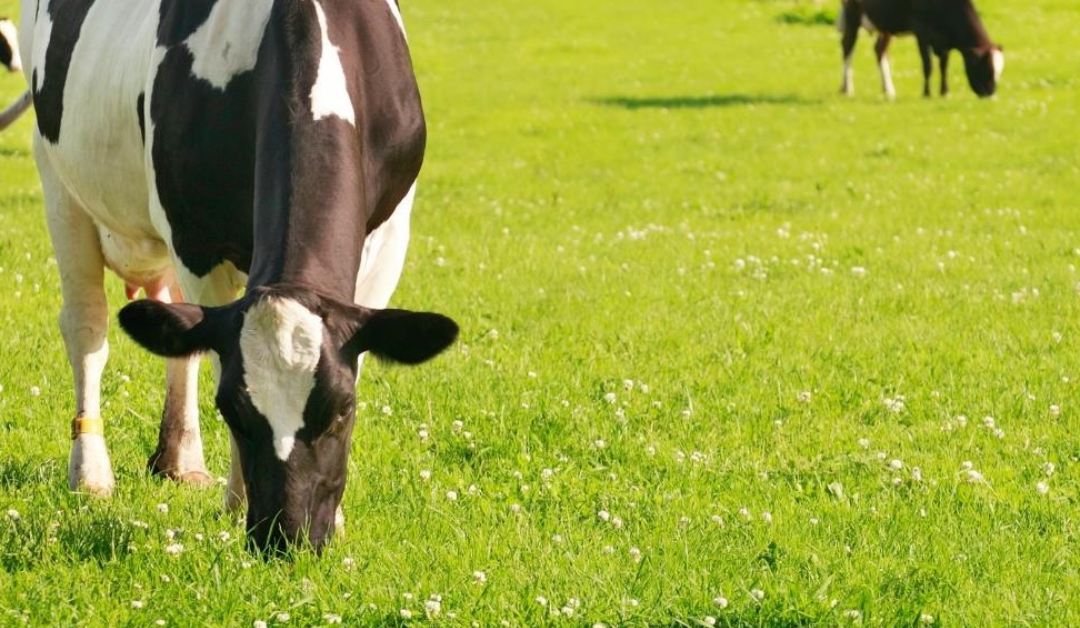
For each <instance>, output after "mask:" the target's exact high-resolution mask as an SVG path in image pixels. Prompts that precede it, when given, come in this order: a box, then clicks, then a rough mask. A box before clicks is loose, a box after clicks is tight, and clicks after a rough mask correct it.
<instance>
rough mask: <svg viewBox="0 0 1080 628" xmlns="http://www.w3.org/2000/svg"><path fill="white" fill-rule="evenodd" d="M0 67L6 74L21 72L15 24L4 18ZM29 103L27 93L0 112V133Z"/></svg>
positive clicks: (0, 29) (0, 19) (0, 30)
mask: <svg viewBox="0 0 1080 628" xmlns="http://www.w3.org/2000/svg"><path fill="white" fill-rule="evenodd" d="M0 66H3V67H4V69H6V70H7V71H8V72H21V71H22V57H21V55H20V51H19V37H18V29H16V28H15V23H14V22H12V21H11V20H9V19H8V18H6V17H0ZM30 102H31V100H30V92H27V93H25V94H23V95H22V97H20V98H19V99H18V100H17V101H15V102H14V103H13V104H12V105H11V106H10V107H8V108H7V109H5V110H3V111H0V131H3V130H4V129H6V128H7V127H8V126H10V125H11V123H13V122H15V120H17V119H18V118H19V116H21V115H22V114H23V113H24V112H25V111H26V110H27V109H29V108H30Z"/></svg>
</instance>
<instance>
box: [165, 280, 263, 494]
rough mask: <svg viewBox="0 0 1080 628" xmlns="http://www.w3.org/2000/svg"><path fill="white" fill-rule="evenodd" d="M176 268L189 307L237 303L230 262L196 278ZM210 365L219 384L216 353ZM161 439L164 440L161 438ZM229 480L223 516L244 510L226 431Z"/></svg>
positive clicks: (194, 410) (235, 453)
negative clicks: (190, 303) (192, 305)
mask: <svg viewBox="0 0 1080 628" xmlns="http://www.w3.org/2000/svg"><path fill="white" fill-rule="evenodd" d="M176 267H177V268H178V269H179V271H178V273H177V275H178V276H179V278H180V283H181V285H182V286H183V290H184V295H185V296H186V297H187V300H188V301H190V302H192V303H199V304H200V305H204V306H210V307H216V306H222V305H227V304H229V303H232V302H233V301H234V300H235V299H236V295H237V293H238V292H239V291H240V288H242V287H243V285H244V279H245V278H244V274H243V273H241V272H240V271H238V270H237V269H236V267H235V266H233V265H232V264H231V263H229V262H225V263H223V264H221V265H220V266H217V267H216V268H214V269H213V270H212V271H210V273H209V274H208V275H206V276H205V277H196V276H195V275H193V274H191V273H190V272H188V271H187V270H186V269H184V267H183V264H181V263H180V262H179V261H177V262H176ZM210 359H211V364H212V365H213V372H214V381H215V382H218V381H220V380H221V362H220V360H219V359H218V356H217V354H216V353H211V354H210ZM190 361H191V362H193V363H194V367H193V368H194V373H193V374H192V375H191V377H192V379H191V380H190V381H191V388H190V390H191V396H190V398H187V399H188V401H189V402H190V404H191V405H190V408H191V410H190V416H192V417H194V418H193V421H192V423H193V425H194V427H195V433H196V435H197V434H198V407H197V401H198V399H197V397H196V395H195V382H197V381H198V357H193V358H191V359H190ZM164 431H165V425H164V419H163V421H162V433H163V434H164ZM163 437H164V436H163ZM229 442H230V450H229V479H228V483H227V485H226V487H225V496H224V507H225V510H226V512H236V511H238V510H241V509H242V508H243V507H244V504H245V502H246V501H247V490H246V489H245V488H244V474H243V471H242V470H241V467H240V453H239V450H238V449H237V446H236V441H235V440H234V439H233V435H232V431H231V430H230V431H229ZM198 448H199V449H198V451H199V458H200V459H201V458H202V441H201V440H199V441H198Z"/></svg>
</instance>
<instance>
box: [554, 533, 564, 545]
mask: <svg viewBox="0 0 1080 628" xmlns="http://www.w3.org/2000/svg"><path fill="white" fill-rule="evenodd" d="M551 542H552V543H562V542H563V538H562V535H561V534H553V535H551Z"/></svg>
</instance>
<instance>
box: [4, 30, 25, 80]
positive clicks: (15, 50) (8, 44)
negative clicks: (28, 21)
mask: <svg viewBox="0 0 1080 628" xmlns="http://www.w3.org/2000/svg"><path fill="white" fill-rule="evenodd" d="M17 33H18V30H17V29H16V28H15V23H14V22H12V21H11V20H9V19H7V18H6V17H0V65H2V66H4V67H5V68H7V71H8V72H20V71H22V59H21V58H20V57H19V38H18V37H17V36H16V34H17Z"/></svg>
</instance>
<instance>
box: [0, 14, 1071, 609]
mask: <svg viewBox="0 0 1080 628" xmlns="http://www.w3.org/2000/svg"><path fill="white" fill-rule="evenodd" d="M977 4H978V7H979V9H980V11H981V13H982V16H983V18H984V21H985V23H986V26H987V28H988V30H989V32H990V34H991V35H992V37H993V38H994V39H995V41H998V42H1000V43H1002V44H1004V46H1005V50H1006V55H1007V60H1008V64H1007V67H1006V69H1005V75H1004V80H1003V83H1002V86H1001V89H1000V91H999V94H998V97H997V98H996V99H994V100H979V99H977V98H976V97H975V96H974V95H973V94H972V93H971V92H970V90H969V89H968V88H967V84H966V80H965V78H964V74H963V64H962V63H961V62H960V59H959V57H958V56H954V58H953V63H952V71H953V73H952V87H953V94H952V95H951V96H950V97H949V98H947V99H941V98H938V97H935V98H933V99H929V100H927V99H923V98H922V96H921V93H922V79H921V71H920V66H919V60H918V55H917V53H916V47H915V43H914V41H913V40H912V39H910V38H905V39H899V40H896V41H895V42H894V45H893V61H892V65H893V70H894V78H895V81H896V87H897V91H898V98H897V100H896V101H895V102H892V103H889V102H886V101H885V99H884V98H883V97H882V95H881V89H880V82H879V78H878V75H877V67H876V64H875V63H874V61H873V52H872V40H871V39H870V38H869V37H867V36H866V35H865V34H863V35H862V36H861V40H860V42H859V47H858V49H857V51H856V66H855V72H856V73H855V81H856V89H857V93H856V95H855V97H854V98H851V99H848V98H844V97H842V96H841V95H840V94H839V87H840V75H841V72H840V67H841V64H840V46H839V42H838V34H837V32H836V29H835V28H834V27H833V26H832V24H831V20H832V18H833V16H834V15H835V12H836V9H837V7H836V6H835V3H833V2H831V1H830V2H825V3H824V4H822V5H814V4H813V3H810V2H805V1H804V2H802V3H796V2H794V0H694V1H690V2H679V3H670V4H667V3H658V2H655V1H653V0H621V1H618V2H615V1H611V2H579V1H577V0H535V1H532V2H520V1H516V0H506V1H503V2H495V3H492V2H476V1H472V0H465V1H460V2H443V1H439V0H402V10H403V13H404V16H405V19H406V22H407V25H408V29H409V41H410V44H411V47H412V53H413V60H414V64H415V66H416V70H417V76H418V78H419V81H420V86H421V90H422V93H423V96H424V103H425V108H426V113H427V119H428V124H429V131H430V142H429V150H428V153H427V158H426V163H425V167H424V170H423V172H422V174H421V182H420V191H419V197H418V200H417V205H416V210H415V213H414V219H413V234H414V235H413V241H412V247H411V249H410V253H409V261H408V264H407V266H406V269H405V273H404V275H403V277H402V281H401V284H400V287H399V289H398V292H397V293H396V296H395V299H394V303H395V304H396V305H397V306H400V307H407V308H411V309H427V310H435V311H439V312H444V313H446V314H448V315H450V316H453V317H454V318H455V319H456V320H457V321H458V322H459V323H460V324H461V326H462V337H461V339H460V341H459V343H458V344H457V345H455V346H454V347H453V348H452V349H451V350H450V351H448V352H447V354H445V355H444V356H442V357H440V358H438V359H437V360H435V361H433V362H431V363H429V364H426V365H424V366H421V367H417V368H400V367H390V366H386V365H383V364H379V363H377V362H375V361H373V360H372V361H369V362H367V363H366V364H365V370H364V373H363V377H362V378H361V381H360V384H359V389H358V390H359V393H358V394H359V400H360V401H361V402H362V404H361V409H360V411H359V416H358V418H357V426H356V430H355V437H354V442H353V448H352V454H351V457H350V461H349V479H348V486H347V489H346V496H345V502H344V508H345V513H346V516H347V517H348V531H347V535H346V536H345V538H338V539H335V540H334V541H333V543H331V544H330V545H329V546H328V548H327V549H326V551H325V552H323V554H322V555H321V556H315V555H312V554H310V553H301V554H299V555H296V556H293V557H290V558H288V559H281V560H270V561H264V560H262V559H260V558H258V557H256V556H254V555H253V554H251V553H249V552H248V551H247V550H246V549H245V547H244V543H243V537H244V529H243V525H242V524H241V523H240V522H238V521H236V520H234V519H233V518H231V517H226V516H224V515H223V514H222V510H221V498H222V490H223V489H222V487H220V486H219V487H214V488H211V489H197V488H192V487H188V486H181V485H176V484H172V483H169V482H165V481H161V480H158V479H155V478H152V477H149V476H148V475H147V473H146V471H145V463H146V458H147V456H148V455H149V454H150V453H151V451H152V449H153V446H154V444H155V443H156V441H157V432H156V430H157V422H158V417H159V416H160V412H161V406H162V403H163V398H164V363H163V362H162V361H160V360H159V359H157V358H154V357H152V356H151V355H149V354H148V353H146V352H145V351H143V350H141V349H139V348H138V347H136V346H135V345H134V344H133V343H132V342H131V341H129V340H128V339H127V338H126V337H125V336H124V335H123V333H122V332H121V331H120V330H119V326H118V325H116V324H113V325H112V328H111V330H110V341H111V342H112V357H111V360H110V362H109V366H108V367H107V370H106V375H105V379H104V383H103V394H104V397H105V399H106V400H107V401H106V406H105V408H104V410H103V412H104V414H105V420H106V432H107V438H108V442H109V445H110V452H111V454H112V460H113V466H114V470H115V472H116V476H117V491H116V494H115V495H114V496H113V497H112V498H111V499H109V500H99V499H94V498H91V497H89V496H85V495H79V494H73V493H71V492H69V491H68V489H67V486H66V466H67V456H68V450H69V446H70V440H69V438H70V436H69V421H70V419H71V416H72V413H73V409H74V405H73V396H72V385H71V381H70V371H69V368H68V364H67V360H66V357H65V353H64V349H63V345H62V342H61V338H60V334H59V331H58V328H57V325H56V316H57V313H58V311H59V307H60V292H59V279H58V276H57V272H56V268H55V263H54V262H53V260H52V257H51V248H50V244H49V241H48V237H47V235H46V230H45V226H44V219H43V209H42V197H41V191H40V186H39V182H38V178H37V173H36V170H35V168H34V165H33V158H32V156H31V154H30V133H31V128H32V125H33V121H32V116H28V117H27V118H26V119H24V120H23V121H21V122H20V123H19V124H18V125H17V126H15V127H14V128H12V129H10V130H8V131H6V132H4V133H3V134H0V303H2V306H0V332H2V333H0V385H2V391H0V626H20V625H28V626H65V627H67V626H155V625H165V626H176V627H181V626H222V627H225V626H230V627H234V626H238V627H242V628H246V627H256V628H257V627H259V626H263V625H266V626H271V627H272V626H278V625H282V626H323V625H333V624H341V625H348V626H395V625H398V626H411V625H428V624H430V625H434V626H448V627H462V628H465V627H472V626H478V627H481V626H482V627H485V628H486V627H489V626H511V627H533V626H567V627H570V626H574V627H580V626H584V627H589V626H594V625H598V624H599V625H603V626H609V627H614V626H650V627H668V626H671V627H674V626H714V625H715V626H747V627H750V626H756V627H764V628H780V627H796V626H848V625H852V626H859V625H861V626H883V627H894V626H911V627H914V626H973V627H983V626H1057V627H1060V626H1070V625H1078V624H1080V518H1078V515H1080V506H1078V500H1080V388H1078V386H1080V271H1078V266H1080V78H1078V77H1080V75H1078V71H1080V47H1078V46H1077V44H1076V40H1077V37H1076V33H1077V32H1078V30H1080V4H1078V3H1076V2H1075V1H1074V0H1030V1H1021V0H978V2H977ZM16 12H17V6H16V2H15V1H14V0H0V14H3V13H7V14H8V15H14V14H15V13H16ZM24 87H25V85H24V82H23V80H22V78H21V77H18V76H9V75H3V76H0V102H2V103H4V105H6V103H8V102H10V101H12V100H14V99H15V98H16V96H18V95H19V94H20V93H21V92H22V90H23V89H24ZM102 89H108V85H107V84H103V85H102ZM0 106H3V105H0ZM71 115H78V114H77V112H74V113H72V114H71ZM108 291H109V295H110V300H111V303H112V305H113V306H114V310H115V309H118V308H119V307H120V306H121V305H122V304H123V303H124V291H123V286H122V284H121V283H120V281H119V280H117V279H116V278H115V277H112V276H110V278H109V280H108ZM113 320H114V323H115V318H114V319H113ZM201 399H202V407H201V410H202V416H203V438H204V441H205V445H206V448H207V452H206V453H207V462H208V464H209V466H210V469H211V472H212V473H213V474H214V475H215V476H225V475H226V473H227V466H228V451H229V445H228V435H227V429H226V427H225V424H224V423H223V422H222V421H221V419H220V418H219V417H218V414H217V412H216V410H215V408H214V405H213V393H212V383H211V374H210V369H209V367H208V366H204V373H203V386H202V390H201ZM262 622H265V624H264V623H262Z"/></svg>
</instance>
